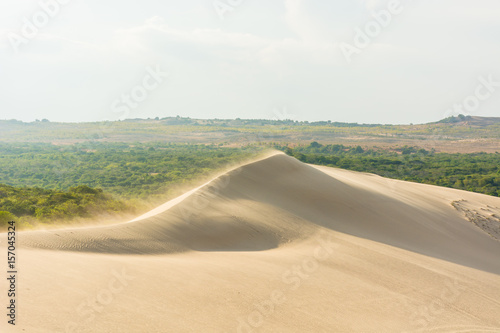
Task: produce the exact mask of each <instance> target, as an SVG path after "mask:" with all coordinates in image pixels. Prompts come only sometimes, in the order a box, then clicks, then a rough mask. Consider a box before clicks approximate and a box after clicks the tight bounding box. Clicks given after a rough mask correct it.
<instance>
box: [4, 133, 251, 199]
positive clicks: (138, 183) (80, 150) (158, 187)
mask: <svg viewBox="0 0 500 333" xmlns="http://www.w3.org/2000/svg"><path fill="white" fill-rule="evenodd" d="M258 150H259V149H256V148H255V147H247V148H244V149H238V148H226V147H219V146H216V145H191V144H169V143H154V142H152V143H145V144H142V143H135V144H126V143H85V144H75V145H70V146H56V145H52V144H44V143H39V144H34V143H24V144H22V143H0V184H6V185H11V186H28V187H39V188H43V189H54V190H59V191H65V190H68V189H69V188H70V187H73V186H76V185H87V186H89V187H92V188H102V189H103V190H104V191H105V192H108V193H111V194H114V195H118V196H120V197H122V198H126V199H133V198H137V199H151V197H152V196H165V194H166V192H168V190H169V189H171V188H172V186H173V185H177V184H180V183H186V182H189V181H191V180H195V179H197V178H200V177H201V176H206V175H208V174H210V173H211V172H213V171H214V170H217V169H219V168H221V167H224V166H226V165H227V164H228V163H231V162H237V161H240V160H242V159H244V158H248V157H250V156H252V155H254V154H256V152H257V151H258Z"/></svg>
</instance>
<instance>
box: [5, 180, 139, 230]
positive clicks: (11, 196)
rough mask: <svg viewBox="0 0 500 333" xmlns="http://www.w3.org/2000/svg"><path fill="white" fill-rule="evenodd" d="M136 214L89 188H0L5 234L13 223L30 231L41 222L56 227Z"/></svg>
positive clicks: (114, 200)
mask: <svg viewBox="0 0 500 333" xmlns="http://www.w3.org/2000/svg"><path fill="white" fill-rule="evenodd" d="M134 211H135V209H134V206H131V205H127V204H126V203H125V202H123V201H120V200H116V199H113V198H112V197H111V196H110V195H108V194H105V193H103V191H102V190H101V189H92V188H90V187H88V186H85V185H79V186H75V187H71V188H70V189H69V190H68V191H55V190H44V189H41V188H29V187H21V188H19V187H12V186H8V185H0V230H5V229H6V227H7V223H8V222H9V221H17V222H19V224H18V225H20V226H22V227H29V226H31V225H32V224H35V223H37V222H41V223H47V224H52V223H53V222H54V221H60V220H65V221H67V220H73V219H75V218H89V217H92V216H98V215H102V214H113V213H115V214H118V213H119V214H123V213H133V212H134ZM20 218H22V219H21V220H19V219H20Z"/></svg>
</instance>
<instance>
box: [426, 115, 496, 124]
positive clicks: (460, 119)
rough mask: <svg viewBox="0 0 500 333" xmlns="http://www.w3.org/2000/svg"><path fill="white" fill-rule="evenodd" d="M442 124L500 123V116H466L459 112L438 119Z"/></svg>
mask: <svg viewBox="0 0 500 333" xmlns="http://www.w3.org/2000/svg"><path fill="white" fill-rule="evenodd" d="M437 123H441V124H456V123H462V124H464V125H470V126H481V127H483V126H491V125H497V124H500V117H479V116H464V115H463V114H459V115H458V116H451V117H448V118H445V119H442V120H440V121H438V122H437ZM431 124H432V123H431Z"/></svg>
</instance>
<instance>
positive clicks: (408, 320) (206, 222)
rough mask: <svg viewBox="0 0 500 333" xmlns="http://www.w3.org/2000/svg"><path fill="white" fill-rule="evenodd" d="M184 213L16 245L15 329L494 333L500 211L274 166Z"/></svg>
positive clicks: (475, 199)
mask: <svg viewBox="0 0 500 333" xmlns="http://www.w3.org/2000/svg"><path fill="white" fill-rule="evenodd" d="M174 200H175V201H173V202H170V203H167V204H165V205H164V206H163V207H162V208H159V209H157V210H155V211H153V212H152V213H150V214H146V215H144V216H141V217H139V218H137V219H134V220H133V221H130V222H128V223H122V224H116V225H111V226H103V227H95V228H81V229H65V230H50V231H31V232H22V233H19V234H18V238H19V244H20V245H21V247H20V248H19V250H18V261H19V263H18V265H19V281H18V283H19V285H18V289H19V296H18V318H17V321H18V325H17V326H16V329H15V330H14V331H15V332H23V331H25V332H50V333H52V332H500V316H499V313H500V241H498V240H497V239H495V238H494V237H493V236H494V235H493V234H491V233H489V231H491V230H496V229H495V228H496V227H497V225H496V223H500V221H498V219H497V217H498V216H500V198H496V197H490V196H486V195H481V194H476V193H470V192H465V191H459V190H454V189H448V188H441V187H436V186H431V185H423V184H415V183H409V182H403V181H397V180H391V179H386V178H383V177H379V176H375V175H371V174H363V173H357V172H352V171H346V170H341V169H336V168H329V167H320V166H312V165H307V164H304V163H302V162H299V161H297V160H296V159H294V158H292V157H289V156H286V155H284V154H280V153H279V154H274V155H272V156H269V157H266V158H263V159H260V160H257V161H255V162H252V163H249V164H246V165H243V166H241V167H239V168H237V169H235V170H232V171H229V172H228V173H226V174H225V175H224V176H222V177H218V178H216V179H214V180H213V181H211V182H209V183H207V184H205V185H204V186H201V187H200V188H197V189H195V190H193V191H191V192H189V193H188V194H186V195H184V196H182V197H181V198H179V199H174ZM454 203H455V204H454ZM457 203H461V204H460V205H457ZM457 207H462V208H463V209H459V208H457ZM486 220H487V221H489V222H485V221H486ZM477 221H480V222H477ZM484 225H487V226H486V227H485V226H484ZM1 237H2V246H5V242H4V239H5V234H3V235H2V236H1ZM2 251H4V248H2ZM5 287H6V281H5V280H4V281H2V288H3V289H2V290H6V289H5ZM0 325H3V326H1V327H0V328H1V331H2V332H4V331H5V332H8V330H9V329H10V330H12V328H11V327H7V325H6V323H4V321H2V323H1V324H0Z"/></svg>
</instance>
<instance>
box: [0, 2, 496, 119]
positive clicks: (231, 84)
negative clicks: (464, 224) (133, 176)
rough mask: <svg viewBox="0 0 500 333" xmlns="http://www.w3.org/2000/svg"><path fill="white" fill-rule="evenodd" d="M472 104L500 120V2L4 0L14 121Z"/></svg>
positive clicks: (0, 41)
mask: <svg viewBox="0 0 500 333" xmlns="http://www.w3.org/2000/svg"><path fill="white" fill-rule="evenodd" d="M62 3H64V4H62ZM44 7H45V9H43V8H44ZM216 7H217V8H216ZM356 38H357V39H356ZM346 50H347V53H346ZM344 53H345V54H347V57H346V56H345V55H344ZM347 58H349V60H350V61H348V59H347ZM158 72H159V73H158ZM167 72H168V76H165V74H164V73H167ZM497 82H498V83H497ZM460 110H462V112H460ZM458 113H464V114H472V115H483V116H500V1H498V0H474V1H471V0H413V1H410V0H401V1H399V2H398V1H397V0H391V1H382V0H331V1H327V0H220V1H213V0H182V1H181V0H177V1H173V0H141V1H128V0H105V1H102V0H100V1H97V0H64V1H63V0H42V1H33V0H23V1H20V0H0V119H19V120H23V121H33V120H34V119H37V118H38V119H42V118H47V119H49V120H51V121H65V122H68V121H71V122H80V121H99V120H115V119H120V118H121V119H123V118H147V117H152V118H153V117H157V116H158V117H167V116H176V115H180V116H185V117H192V118H238V117H239V118H264V119H282V118H290V119H294V120H309V121H316V120H332V121H346V122H359V123H395V124H399V123H424V122H430V121H436V120H439V119H442V118H444V117H446V116H449V115H451V114H458Z"/></svg>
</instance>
